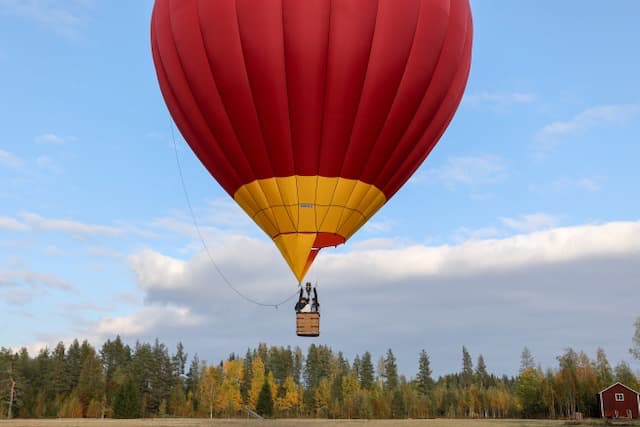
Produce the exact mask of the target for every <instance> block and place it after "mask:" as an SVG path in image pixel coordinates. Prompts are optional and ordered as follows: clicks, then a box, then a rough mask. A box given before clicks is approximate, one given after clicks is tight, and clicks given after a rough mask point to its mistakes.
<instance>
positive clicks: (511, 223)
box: [500, 213, 559, 233]
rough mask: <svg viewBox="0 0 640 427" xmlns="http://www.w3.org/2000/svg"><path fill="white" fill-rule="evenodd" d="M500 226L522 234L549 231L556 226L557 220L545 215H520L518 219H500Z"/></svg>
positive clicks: (554, 217)
mask: <svg viewBox="0 0 640 427" xmlns="http://www.w3.org/2000/svg"><path fill="white" fill-rule="evenodd" d="M500 221H501V222H502V224H503V225H504V226H506V227H508V228H510V229H512V230H516V231H519V232H524V233H531V232H534V231H539V230H544V229H549V228H552V227H555V226H556V225H557V224H558V221H559V218H558V217H556V216H552V215H549V214H545V213H535V214H529V215H522V216H521V217H520V218H505V217H502V218H500Z"/></svg>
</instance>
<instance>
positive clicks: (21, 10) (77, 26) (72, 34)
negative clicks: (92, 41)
mask: <svg viewBox="0 0 640 427" xmlns="http://www.w3.org/2000/svg"><path fill="white" fill-rule="evenodd" d="M88 5H89V3H88V2H86V1H85V0H71V1H67V2H64V3H60V2H59V1H56V0H0V14H6V15H15V16H22V17H24V18H27V19H29V20H32V21H34V22H37V23H38V24H40V25H43V26H44V27H46V28H48V29H50V30H52V31H54V32H55V33H56V34H59V35H61V36H64V37H69V38H76V37H78V36H79V34H80V30H81V28H82V26H83V25H84V24H85V20H86V18H85V17H84V15H85V14H86V12H87V8H88Z"/></svg>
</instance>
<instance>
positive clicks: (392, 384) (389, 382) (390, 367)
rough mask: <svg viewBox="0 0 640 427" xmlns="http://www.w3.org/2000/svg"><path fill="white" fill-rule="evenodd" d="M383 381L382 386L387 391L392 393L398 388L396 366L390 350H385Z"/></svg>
mask: <svg viewBox="0 0 640 427" xmlns="http://www.w3.org/2000/svg"><path fill="white" fill-rule="evenodd" d="M384 379H385V381H384V386H385V389H386V390H387V391H391V392H393V391H394V390H396V389H397V388H398V366H397V365H396V358H395V356H394V355H393V351H391V349H389V350H387V357H385V359H384Z"/></svg>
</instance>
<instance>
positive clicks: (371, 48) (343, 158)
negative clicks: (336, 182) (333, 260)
mask: <svg viewBox="0 0 640 427" xmlns="http://www.w3.org/2000/svg"><path fill="white" fill-rule="evenodd" d="M379 15H380V1H377V2H376V17H375V21H374V22H373V31H372V32H371V42H370V44H369V58H368V59H367V68H365V70H364V76H363V77H362V84H361V86H360V96H359V98H358V107H357V108H356V114H355V116H354V117H353V122H352V123H351V131H350V132H349V141H348V142H347V146H346V147H345V150H344V154H345V155H344V156H342V165H340V176H342V173H343V171H344V165H345V162H346V157H347V156H346V154H347V153H348V152H349V147H350V146H351V141H352V139H353V138H352V137H353V128H354V127H355V125H356V120H357V119H358V112H359V111H360V106H361V103H362V93H363V92H364V85H365V83H366V82H367V74H368V73H369V66H370V65H371V53H372V52H373V41H374V40H375V38H376V30H377V29H378V19H379ZM354 187H355V185H354ZM351 190H352V191H353V188H352V189H351ZM352 194H353V193H352ZM334 197H335V190H334V193H333V195H332V197H331V203H333V199H334ZM350 197H351V195H349V198H350ZM348 202H349V199H347V201H346V203H348ZM344 208H346V206H345V207H343V209H342V212H340V219H339V220H338V222H337V223H336V229H335V233H338V230H339V229H340V226H341V224H342V222H343V218H344V213H345V211H346V209H344ZM349 216H350V215H348V216H347V218H348V217H349Z"/></svg>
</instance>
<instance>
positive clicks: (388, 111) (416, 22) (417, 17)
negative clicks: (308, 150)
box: [341, 2, 422, 222]
mask: <svg viewBox="0 0 640 427" xmlns="http://www.w3.org/2000/svg"><path fill="white" fill-rule="evenodd" d="M418 4H419V6H418V13H417V14H416V20H415V26H414V28H413V36H412V38H411V48H410V49H409V52H408V53H407V57H406V59H405V61H404V67H403V70H404V71H403V73H402V77H400V80H398V85H397V86H396V91H395V92H396V93H395V95H394V96H393V100H392V101H391V104H390V105H389V109H388V110H387V114H386V115H385V119H384V121H383V123H382V126H380V129H379V130H378V135H377V136H376V138H375V140H374V143H373V144H372V145H371V147H370V149H369V152H368V153H367V155H366V158H365V159H364V161H363V162H362V164H363V165H366V164H367V162H368V161H369V159H370V158H371V155H372V154H373V151H374V148H375V146H376V145H377V143H378V142H379V141H380V134H381V133H382V130H383V129H384V125H385V123H386V122H387V119H388V118H389V114H390V113H391V111H393V107H394V105H395V104H396V101H397V99H398V93H399V91H400V87H401V86H402V82H403V81H404V78H405V76H406V75H407V64H408V63H409V58H411V54H412V53H413V50H414V47H415V42H416V34H417V32H418V22H419V19H420V14H421V13H422V2H419V3H418ZM346 154H348V153H346ZM346 157H347V156H346V155H345V159H346ZM364 170H365V168H364V166H363V167H361V168H360V173H359V174H358V178H357V179H358V180H360V181H362V179H361V178H362V175H363V173H364ZM341 175H342V173H341ZM372 185H373V184H372ZM370 190H371V188H370V189H369V190H367V191H366V192H365V193H363V194H362V195H361V196H360V199H359V200H358V201H357V203H354V204H355V205H356V206H359V205H360V203H362V200H364V198H365V196H367V195H368V194H369V191H370ZM353 194H354V193H352V196H353ZM350 201H351V197H349V200H348V201H347V203H349V202H350ZM359 213H360V214H362V212H359ZM352 215H353V212H352V213H351V214H350V215H349V216H348V217H347V218H346V219H345V222H346V221H349V219H350V217H351V216H352ZM362 216H363V217H364V215H362Z"/></svg>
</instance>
